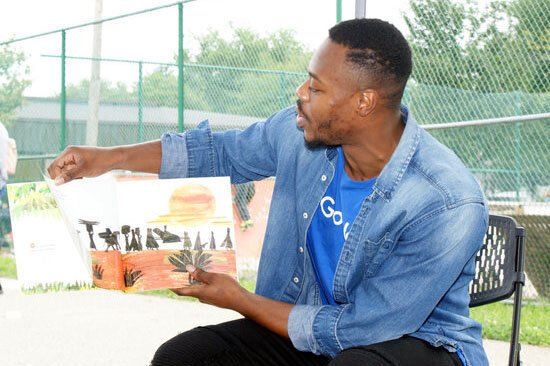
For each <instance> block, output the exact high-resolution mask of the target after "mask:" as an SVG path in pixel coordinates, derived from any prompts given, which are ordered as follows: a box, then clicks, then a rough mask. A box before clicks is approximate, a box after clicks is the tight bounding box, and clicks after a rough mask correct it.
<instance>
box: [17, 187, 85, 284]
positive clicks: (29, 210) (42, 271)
mask: <svg viewBox="0 0 550 366" xmlns="http://www.w3.org/2000/svg"><path fill="white" fill-rule="evenodd" d="M8 199H9V203H10V216H11V223H12V232H13V242H14V251H15V259H16V264H17V279H18V281H19V283H20V285H21V287H22V289H23V290H24V291H25V292H44V291H51V290H64V289H77V288H86V287H90V286H91V285H92V275H91V267H90V261H89V255H88V254H87V253H86V255H84V254H83V252H84V250H83V249H82V248H81V246H80V244H79V242H78V240H77V239H76V238H75V235H74V232H71V231H70V230H69V229H68V227H67V226H66V224H65V221H64V219H63V216H62V213H61V211H60V210H59V208H58V206H57V203H56V201H55V199H54V196H53V194H52V192H51V191H50V189H49V188H48V185H47V184H46V183H45V182H30V183H16V184H8ZM75 240H77V241H76V242H75Z"/></svg>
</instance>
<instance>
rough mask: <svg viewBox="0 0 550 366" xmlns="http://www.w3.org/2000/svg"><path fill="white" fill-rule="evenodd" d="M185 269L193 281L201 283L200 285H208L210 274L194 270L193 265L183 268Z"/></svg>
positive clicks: (197, 269) (198, 269)
mask: <svg viewBox="0 0 550 366" xmlns="http://www.w3.org/2000/svg"><path fill="white" fill-rule="evenodd" d="M185 268H186V269H187V272H189V274H190V275H191V277H193V278H194V279H195V280H197V281H199V282H202V283H210V278H211V274H210V273H208V272H206V271H203V270H202V269H200V268H196V267H195V266H193V265H190V264H189V265H187V266H186V267H185Z"/></svg>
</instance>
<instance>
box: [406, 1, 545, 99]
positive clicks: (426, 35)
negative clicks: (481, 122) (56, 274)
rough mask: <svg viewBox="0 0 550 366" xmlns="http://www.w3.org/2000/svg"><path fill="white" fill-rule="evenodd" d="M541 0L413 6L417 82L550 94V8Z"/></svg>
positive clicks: (411, 20)
mask: <svg viewBox="0 0 550 366" xmlns="http://www.w3.org/2000/svg"><path fill="white" fill-rule="evenodd" d="M542 3H543V2H541V1H539V0H512V1H503V0H493V1H490V2H489V3H488V4H487V6H481V5H480V4H479V3H478V2H477V1H474V0H469V1H465V2H458V1H447V0H411V3H410V4H411V10H412V12H411V14H410V15H405V16H404V19H405V22H406V24H407V26H408V27H409V29H410V33H411V36H410V44H411V47H412V49H413V54H414V62H415V68H414V71H413V78H414V80H416V81H417V82H420V83H424V84H429V85H440V86H447V87H452V88H460V89H467V90H475V91H481V92H489V93H497V92H514V91H523V92H530V93H531V92H549V91H550V76H549V74H550V73H549V72H548V71H549V70H548V68H549V61H550V56H549V52H548V51H549V49H550V24H549V23H550V20H549V19H550V6H548V5H544V4H542Z"/></svg>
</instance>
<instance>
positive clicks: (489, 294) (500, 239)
mask: <svg viewBox="0 0 550 366" xmlns="http://www.w3.org/2000/svg"><path fill="white" fill-rule="evenodd" d="M524 239H525V230H524V228H523V227H520V226H518V224H517V222H516V221H515V220H514V219H513V218H511V217H508V216H499V215H490V216H489V225H488V227H487V232H486V234H485V239H484V240H483V245H482V246H481V248H480V249H479V251H478V252H477V255H476V272H475V276H474V279H473V280H472V282H471V283H470V307H474V306H480V305H484V304H489V303H493V302H497V301H500V300H503V299H507V298H509V297H510V296H512V294H514V310H513V315H512V334H511V337H510V355H509V363H508V364H509V365H510V366H516V365H519V364H520V361H521V360H520V349H521V346H520V345H519V327H520V317H521V301H522V289H523V285H524V284H525V272H524V269H523V260H524V255H525V254H524V253H525V248H524V244H525V242H524Z"/></svg>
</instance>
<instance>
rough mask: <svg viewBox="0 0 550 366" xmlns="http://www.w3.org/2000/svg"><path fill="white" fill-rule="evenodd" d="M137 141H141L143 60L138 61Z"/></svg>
mask: <svg viewBox="0 0 550 366" xmlns="http://www.w3.org/2000/svg"><path fill="white" fill-rule="evenodd" d="M137 138H138V142H142V141H143V62H142V61H139V63H138V136H137Z"/></svg>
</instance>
